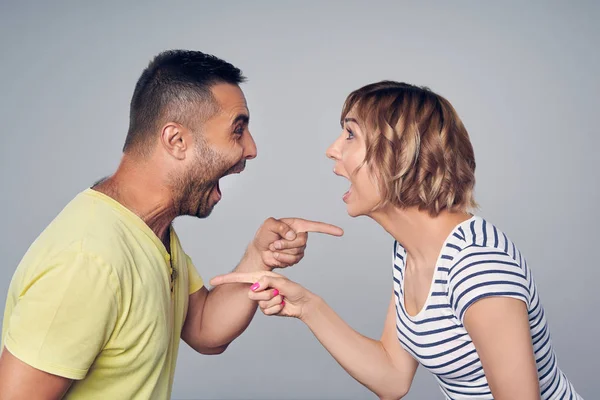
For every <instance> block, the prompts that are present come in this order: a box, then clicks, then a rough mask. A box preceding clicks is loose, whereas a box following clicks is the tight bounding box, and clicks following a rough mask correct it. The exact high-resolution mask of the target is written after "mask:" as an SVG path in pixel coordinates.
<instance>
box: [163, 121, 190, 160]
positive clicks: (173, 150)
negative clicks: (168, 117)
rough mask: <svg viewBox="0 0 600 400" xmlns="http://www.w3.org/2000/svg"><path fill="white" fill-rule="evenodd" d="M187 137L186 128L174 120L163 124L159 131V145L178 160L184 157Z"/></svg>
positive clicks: (187, 144) (187, 145)
mask: <svg viewBox="0 0 600 400" xmlns="http://www.w3.org/2000/svg"><path fill="white" fill-rule="evenodd" d="M189 138H190V135H189V134H188V132H187V129H186V128H184V127H183V126H182V125H180V124H178V123H176V122H169V123H167V124H165V125H164V126H163V128H162V130H161V131H160V144H161V146H162V147H163V148H164V149H165V150H166V151H167V153H169V154H170V155H171V156H173V157H175V158H176V159H178V160H183V159H185V155H186V151H187V149H188V147H189V143H188V140H189Z"/></svg>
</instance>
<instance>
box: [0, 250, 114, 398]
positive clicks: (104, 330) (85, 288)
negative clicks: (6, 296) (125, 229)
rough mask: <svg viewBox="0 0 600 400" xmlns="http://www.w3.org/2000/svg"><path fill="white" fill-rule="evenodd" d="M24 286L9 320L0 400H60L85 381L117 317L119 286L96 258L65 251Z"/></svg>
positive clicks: (1, 365) (0, 375)
mask: <svg viewBox="0 0 600 400" xmlns="http://www.w3.org/2000/svg"><path fill="white" fill-rule="evenodd" d="M47 265H48V266H47V267H45V268H44V269H43V270H42V273H40V274H39V276H38V277H37V278H36V279H33V280H32V281H31V282H30V283H28V284H27V285H26V286H25V289H23V290H22V292H21V293H20V297H19V300H18V301H17V303H16V304H15V306H14V308H13V309H12V311H11V313H10V314H9V315H7V319H5V323H6V326H5V334H4V348H3V351H2V355H1V356H0V400H8V399H10V400H12V399H44V400H45V399H59V398H61V397H62V396H63V395H64V393H65V392H66V391H67V390H68V388H69V386H70V384H71V382H72V381H73V380H79V379H83V378H85V376H86V374H87V372H88V370H89V368H90V367H91V366H92V365H93V363H94V361H95V359H96V358H97V356H98V354H99V353H100V352H101V351H102V349H103V347H104V346H105V344H106V343H107V342H108V340H109V338H110V336H111V334H112V332H113V329H114V326H115V324H116V321H117V318H118V308H119V303H118V300H117V299H118V297H117V293H118V291H119V286H118V282H117V280H116V279H115V276H114V275H113V271H112V268H111V267H110V266H109V265H107V264H105V263H104V262H103V261H102V260H101V259H99V258H98V257H96V256H91V255H88V254H84V253H72V252H65V253H61V254H59V255H57V256H56V257H55V258H53V259H51V260H48V261H47Z"/></svg>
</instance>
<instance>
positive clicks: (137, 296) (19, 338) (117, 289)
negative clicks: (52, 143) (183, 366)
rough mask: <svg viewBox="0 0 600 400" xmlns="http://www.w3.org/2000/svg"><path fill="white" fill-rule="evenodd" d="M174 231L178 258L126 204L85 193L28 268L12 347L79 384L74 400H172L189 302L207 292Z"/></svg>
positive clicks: (9, 337) (43, 239) (15, 286)
mask: <svg viewBox="0 0 600 400" xmlns="http://www.w3.org/2000/svg"><path fill="white" fill-rule="evenodd" d="M170 231H171V243H170V247H171V254H169V253H168V252H167V250H166V248H165V246H164V245H163V243H162V242H161V241H160V239H159V238H158V237H157V236H156V235H155V234H154V232H153V231H152V230H151V229H150V228H149V227H148V226H147V225H146V224H145V223H144V222H143V221H142V220H141V219H140V218H139V217H137V216H136V215H135V214H134V213H132V212H131V211H130V210H128V209H127V208H125V207H123V206H122V205H121V204H119V203H118V202H117V201H115V200H113V199H112V198H110V197H108V196H106V195H104V194H102V193H100V192H97V191H95V190H93V189H86V190H85V191H83V192H82V193H80V194H79V195H78V196H77V197H75V198H74V199H73V200H72V201H71V202H70V203H69V204H68V205H67V206H66V207H65V208H64V210H63V211H62V212H61V213H60V214H59V215H58V216H57V217H56V218H55V219H54V221H52V223H51V224H50V225H49V226H48V227H47V228H46V229H45V230H44V232H43V233H42V234H41V235H40V236H39V237H38V238H37V239H36V241H35V242H34V243H33V244H32V245H31V247H30V248H29V250H28V251H27V253H26V254H25V256H24V257H23V259H22V261H21V263H20V264H19V266H18V268H17V270H16V272H15V274H14V276H13V279H12V282H11V284H10V288H9V291H8V298H7V301H6V309H5V312H4V321H3V325H2V344H3V346H6V348H7V349H8V350H9V351H10V352H11V353H12V354H13V355H14V356H16V357H17V358H19V359H20V360H22V361H24V362H25V363H27V364H29V365H31V366H33V367H35V368H37V369H40V370H42V371H46V372H49V373H51V374H55V375H60V376H63V377H66V378H70V379H74V380H75V381H74V382H73V385H72V386H71V388H70V390H69V392H68V393H67V395H66V398H67V399H86V400H93V399H102V400H107V399H111V400H115V399H128V400H129V399H161V400H162V399H168V398H170V395H171V388H172V385H173V376H174V372H175V363H176V359H177V352H178V348H179V341H180V335H181V329H182V327H183V323H184V322H185V316H186V313H187V308H188V298H189V295H190V294H191V293H194V292H195V291H197V290H199V289H200V288H202V286H203V282H202V278H201V277H200V276H199V275H198V273H197V272H196V269H195V267H194V266H193V265H192V262H191V260H190V258H189V257H188V256H187V255H186V254H185V252H184V251H183V249H182V248H181V244H180V242H179V239H178V238H177V235H176V234H175V232H174V230H173V229H172V228H171V229H170ZM173 269H174V270H175V272H174V273H173V274H172V271H173ZM172 275H173V277H174V284H173V285H172V283H171V278H172ZM172 286H173V290H171V287H172Z"/></svg>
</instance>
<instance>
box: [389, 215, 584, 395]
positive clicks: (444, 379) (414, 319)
mask: <svg viewBox="0 0 600 400" xmlns="http://www.w3.org/2000/svg"><path fill="white" fill-rule="evenodd" d="M405 262H406V250H405V249H404V248H403V247H402V245H400V244H399V243H398V242H394V292H395V299H396V328H397V332H398V339H399V340H400V343H401V344H402V347H403V348H404V349H406V351H408V352H409V354H411V355H412V356H413V357H414V358H415V359H416V360H417V361H418V362H419V363H420V364H421V365H422V366H423V367H425V368H426V369H428V370H429V371H430V372H431V373H433V374H434V375H435V377H436V379H437V381H438V383H439V385H440V388H441V390H442V392H443V393H444V395H445V396H446V399H493V397H492V392H491V391H490V387H489V386H488V383H487V380H486V377H485V374H484V372H483V367H482V366H481V361H480V359H479V356H478V355H477V351H476V350H475V346H474V345H473V342H472V341H471V337H470V336H469V334H468V333H467V331H466V329H465V327H464V325H463V323H464V316H465V312H466V311H467V309H468V308H469V306H470V305H471V304H473V303H474V302H476V301H477V300H479V299H482V298H484V297H488V296H506V297H512V298H516V299H519V300H522V301H523V302H525V303H526V304H527V309H528V311H529V327H530V332H531V340H532V343H533V349H534V352H535V359H536V364H537V370H538V377H539V383H540V391H541V398H542V399H544V400H545V399H581V396H579V395H578V394H577V393H576V392H575V390H574V388H573V386H572V384H571V383H570V382H569V381H568V380H567V378H566V376H565V375H564V374H563V372H562V371H561V370H560V369H559V368H558V364H557V359H556V355H555V354H554V350H553V348H552V341H551V339H550V332H549V330H548V325H547V323H546V317H545V315H544V309H543V307H542V305H541V304H540V299H539V296H538V292H537V290H536V286H535V283H534V281H533V277H532V275H531V271H530V269H529V266H528V265H527V261H525V258H524V257H523V255H522V254H521V252H519V250H518V249H517V247H516V246H515V244H514V243H513V242H511V241H510V240H509V239H508V238H507V237H506V235H505V234H504V233H503V232H501V231H500V230H499V229H497V228H496V227H495V226H493V225H492V224H490V223H488V222H486V221H485V220H484V219H482V218H480V217H477V216H474V217H472V218H470V219H469V220H467V221H464V222H462V223H461V224H459V225H458V226H456V228H455V229H454V231H453V232H452V233H451V234H450V235H449V236H448V238H447V239H446V241H445V242H444V245H443V247H442V250H441V252H440V255H439V257H438V260H437V265H436V269H435V272H434V276H433V279H432V284H431V287H430V291H429V295H428V297H427V300H426V302H425V304H424V305H423V308H422V309H421V310H420V311H419V313H418V314H417V315H415V316H410V315H409V314H408V312H407V311H406V308H405V307H404V271H405V266H406V264H405Z"/></svg>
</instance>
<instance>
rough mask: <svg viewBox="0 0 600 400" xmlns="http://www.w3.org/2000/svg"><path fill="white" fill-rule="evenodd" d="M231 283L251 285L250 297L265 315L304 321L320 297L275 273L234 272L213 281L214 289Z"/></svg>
mask: <svg viewBox="0 0 600 400" xmlns="http://www.w3.org/2000/svg"><path fill="white" fill-rule="evenodd" d="M227 283H251V284H252V286H250V292H249V293H248V297H249V298H250V299H251V300H256V301H258V306H259V307H260V309H261V310H262V312H263V313H264V314H265V315H279V316H282V317H295V318H299V319H303V318H304V317H305V316H306V314H307V313H308V310H309V308H310V304H311V303H312V300H313V299H314V298H315V297H316V296H315V295H314V294H313V293H311V292H310V291H308V290H307V289H305V288H304V287H303V286H301V285H299V284H297V283H296V282H293V281H291V280H289V279H288V278H286V277H284V276H282V275H279V274H276V273H274V272H268V271H264V272H248V273H243V272H232V273H229V274H225V275H219V276H216V277H214V278H212V279H211V280H210V284H211V285H212V286H218V285H223V284H227Z"/></svg>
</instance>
